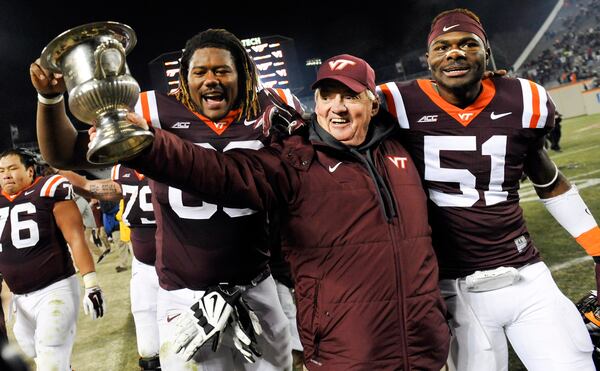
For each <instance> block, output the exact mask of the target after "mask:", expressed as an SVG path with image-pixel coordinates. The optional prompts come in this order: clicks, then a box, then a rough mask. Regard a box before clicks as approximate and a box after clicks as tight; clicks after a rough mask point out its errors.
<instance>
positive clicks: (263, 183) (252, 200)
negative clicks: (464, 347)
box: [128, 121, 449, 371]
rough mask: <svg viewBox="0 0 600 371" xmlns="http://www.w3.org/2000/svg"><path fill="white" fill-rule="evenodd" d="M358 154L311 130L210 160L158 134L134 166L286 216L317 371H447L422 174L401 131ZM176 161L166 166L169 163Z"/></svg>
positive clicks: (380, 134)
mask: <svg viewBox="0 0 600 371" xmlns="http://www.w3.org/2000/svg"><path fill="white" fill-rule="evenodd" d="M371 128H372V129H373V130H372V132H370V134H369V136H368V138H367V141H366V143H365V144H363V145H362V147H361V148H358V149H350V148H349V147H346V146H344V145H343V144H341V143H339V142H337V141H335V139H333V138H332V137H331V136H330V135H329V134H328V133H326V132H325V131H324V130H322V129H321V128H320V127H319V126H318V124H315V123H314V121H313V123H311V125H309V132H310V136H307V135H293V136H291V137H289V138H285V139H284V140H282V141H279V142H274V143H273V144H272V145H271V146H270V147H266V148H264V149H261V150H258V151H252V150H243V149H241V150H231V151H228V152H227V153H226V154H222V153H218V152H216V151H211V150H205V149H203V148H201V147H198V146H195V145H193V144H191V143H189V142H185V141H182V140H180V139H179V138H177V137H175V136H174V135H172V134H170V133H166V132H164V131H160V130H156V133H155V134H156V137H155V141H154V144H153V146H152V147H151V150H150V151H146V152H145V153H144V155H143V156H141V157H138V158H137V159H136V160H134V161H132V162H130V163H128V166H131V167H134V168H136V169H138V170H140V171H142V172H143V173H145V174H147V175H148V176H149V177H151V178H153V179H155V180H157V181H159V182H164V183H169V184H171V185H173V186H176V187H179V188H181V189H184V190H187V191H189V192H195V193H197V194H199V195H200V196H201V197H203V198H205V199H207V201H210V200H213V201H214V202H216V201H218V202H220V203H226V204H228V206H231V207H242V206H243V207H250V208H253V209H258V210H279V211H280V212H281V214H280V215H281V224H282V227H281V228H282V231H281V234H282V245H283V249H284V251H285V253H286V256H287V258H288V260H289V262H290V265H291V268H292V273H293V276H294V279H295V287H296V299H297V306H298V325H299V331H300V339H301V341H302V344H303V345H304V353H305V358H306V366H307V367H308V369H310V370H344V371H347V370H405V371H408V370H439V369H440V368H441V367H442V366H443V365H444V362H445V361H446V357H447V354H448V343H449V330H448V327H447V324H446V320H445V306H444V304H443V300H442V298H441V296H440V292H439V290H438V287H437V280H438V268H437V263H436V258H435V255H434V252H433V249H432V246H431V238H430V234H431V231H430V228H429V225H428V224H427V211H426V210H427V206H426V197H425V193H424V191H423V189H422V186H421V182H420V179H419V174H418V173H417V170H416V168H415V167H414V165H413V163H412V160H411V159H410V157H409V155H408V153H407V152H406V151H405V150H404V148H403V147H402V146H401V145H400V143H399V142H398V141H397V140H389V139H386V138H388V137H389V136H390V135H391V134H392V131H393V130H394V129H393V126H388V125H385V124H383V123H380V122H377V123H375V122H372V123H371ZM167 159H168V160H167Z"/></svg>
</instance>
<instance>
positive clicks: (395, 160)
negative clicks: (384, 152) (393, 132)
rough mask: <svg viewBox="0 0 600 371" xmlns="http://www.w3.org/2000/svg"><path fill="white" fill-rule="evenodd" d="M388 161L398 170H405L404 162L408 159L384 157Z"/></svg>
mask: <svg viewBox="0 0 600 371" xmlns="http://www.w3.org/2000/svg"><path fill="white" fill-rule="evenodd" d="M386 157H387V159H388V160H390V161H392V164H394V166H395V167H397V168H398V169H406V161H407V160H408V158H406V157H400V156H386Z"/></svg>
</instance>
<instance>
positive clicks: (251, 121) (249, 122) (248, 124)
mask: <svg viewBox="0 0 600 371" xmlns="http://www.w3.org/2000/svg"><path fill="white" fill-rule="evenodd" d="M255 122H256V120H250V121H248V120H244V125H246V126H250V125H254V123H255Z"/></svg>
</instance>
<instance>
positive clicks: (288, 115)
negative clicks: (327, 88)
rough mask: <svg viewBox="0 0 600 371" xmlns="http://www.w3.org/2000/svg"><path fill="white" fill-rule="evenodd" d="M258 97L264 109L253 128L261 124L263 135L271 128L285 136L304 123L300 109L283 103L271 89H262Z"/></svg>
mask: <svg viewBox="0 0 600 371" xmlns="http://www.w3.org/2000/svg"><path fill="white" fill-rule="evenodd" d="M260 99H261V106H262V107H264V109H263V112H262V114H261V116H260V117H259V118H258V120H256V124H255V125H254V128H259V127H261V126H262V130H263V134H264V135H265V136H268V135H269V134H270V132H271V129H274V130H275V131H276V132H277V133H280V134H283V135H286V136H287V135H290V134H291V133H292V132H294V131H295V130H296V129H298V128H300V127H301V126H303V125H304V124H305V123H304V119H303V116H302V112H299V110H300V111H301V109H295V108H294V107H292V106H290V105H288V104H286V103H284V102H283V101H282V100H281V98H280V97H279V95H278V94H277V93H276V92H273V91H272V89H264V90H263V91H262V92H261V96H260ZM298 104H299V103H298Z"/></svg>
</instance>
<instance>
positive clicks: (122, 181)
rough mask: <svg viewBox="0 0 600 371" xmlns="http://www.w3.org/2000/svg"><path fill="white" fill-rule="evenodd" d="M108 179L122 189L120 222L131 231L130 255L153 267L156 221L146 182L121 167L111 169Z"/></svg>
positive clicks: (139, 175) (142, 177)
mask: <svg viewBox="0 0 600 371" xmlns="http://www.w3.org/2000/svg"><path fill="white" fill-rule="evenodd" d="M111 178H112V180H113V181H115V182H117V183H119V185H120V186H121V191H122V193H123V202H124V203H125V209H124V210H123V216H122V219H123V222H124V223H125V224H127V226H129V228H130V229H131V246H132V248H133V255H134V256H135V258H136V259H137V260H139V261H141V262H142V263H144V264H148V265H154V261H155V260H156V238H155V235H156V220H155V218H154V207H153V206H152V192H151V191H150V186H149V185H148V179H147V178H146V177H145V176H144V175H143V174H140V173H138V172H137V171H135V170H133V169H129V168H127V167H125V166H123V165H115V166H113V168H112V171H111Z"/></svg>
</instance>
